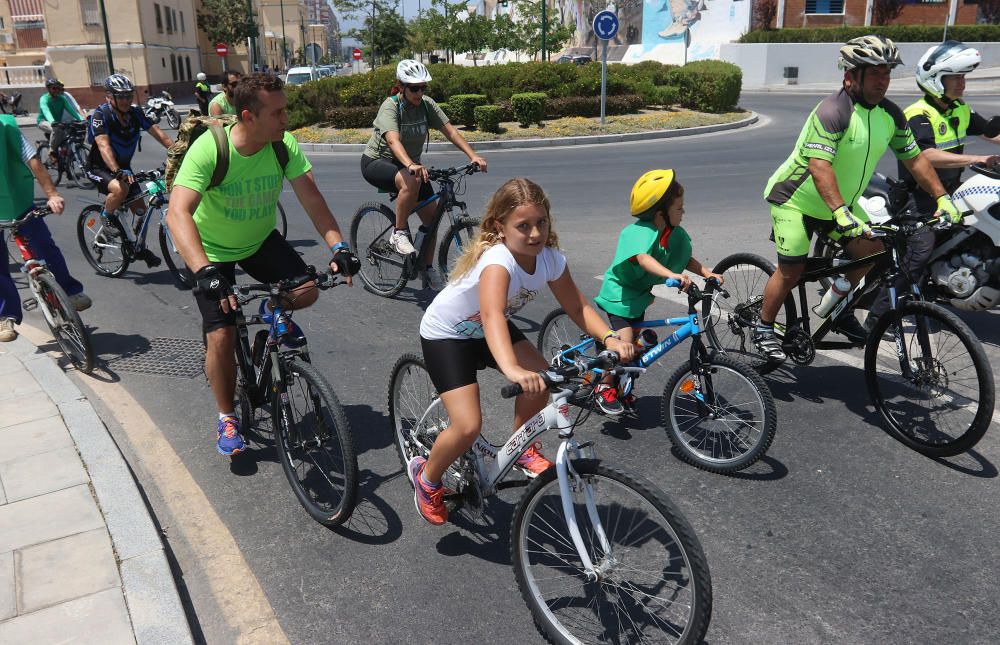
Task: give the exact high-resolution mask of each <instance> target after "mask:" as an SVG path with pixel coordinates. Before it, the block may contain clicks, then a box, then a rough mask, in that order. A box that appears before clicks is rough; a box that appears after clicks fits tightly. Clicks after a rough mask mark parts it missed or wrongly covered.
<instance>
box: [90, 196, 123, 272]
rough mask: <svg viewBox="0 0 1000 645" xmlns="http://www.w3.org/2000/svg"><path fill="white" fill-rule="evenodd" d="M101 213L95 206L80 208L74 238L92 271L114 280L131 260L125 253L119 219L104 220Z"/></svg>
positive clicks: (98, 207)
mask: <svg viewBox="0 0 1000 645" xmlns="http://www.w3.org/2000/svg"><path fill="white" fill-rule="evenodd" d="M102 210H103V209H102V207H101V206H98V205H97V204H94V205H92V206H87V207H86V208H84V209H83V211H82V212H81V213H80V217H79V219H78V220H77V222H76V238H77V240H78V241H79V242H80V249H81V250H82V251H83V257H85V258H87V262H88V263H90V266H92V267H94V270H95V271H97V272H98V273H99V274H101V275H106V276H109V277H112V278H117V277H118V276H120V275H121V274H123V273H125V270H126V269H128V265H129V263H130V262H131V261H132V258H131V257H129V255H128V254H127V253H126V251H125V245H126V243H127V240H128V237H127V235H126V233H125V230H124V229H123V228H122V226H121V223H120V222H119V220H118V218H116V217H113V218H109V219H105V218H103V217H101V211H102Z"/></svg>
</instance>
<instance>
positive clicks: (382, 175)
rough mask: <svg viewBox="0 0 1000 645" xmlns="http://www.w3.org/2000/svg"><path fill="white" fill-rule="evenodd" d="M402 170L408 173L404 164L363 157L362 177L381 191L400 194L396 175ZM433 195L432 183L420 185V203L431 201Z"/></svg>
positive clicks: (393, 160)
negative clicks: (426, 200)
mask: <svg viewBox="0 0 1000 645" xmlns="http://www.w3.org/2000/svg"><path fill="white" fill-rule="evenodd" d="M400 170H402V171H404V172H405V171H406V169H405V168H403V164H401V163H399V162H398V161H396V160H395V159H391V160H390V159H372V158H371V157H369V156H368V155H361V176H362V177H364V178H365V181H367V182H368V183H369V184H371V185H372V186H374V187H375V188H378V189H379V190H384V191H386V192H388V193H398V192H399V189H398V188H396V173H398V172H399V171H400ZM433 194H434V187H433V186H431V183H430V182H427V183H425V184H420V196H419V200H420V201H424V200H425V199H430V197H431V195H433Z"/></svg>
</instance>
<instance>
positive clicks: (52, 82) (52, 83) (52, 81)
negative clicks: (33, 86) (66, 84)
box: [45, 78, 63, 87]
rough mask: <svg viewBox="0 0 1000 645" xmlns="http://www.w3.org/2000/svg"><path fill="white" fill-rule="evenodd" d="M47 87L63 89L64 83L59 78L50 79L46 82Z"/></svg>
mask: <svg viewBox="0 0 1000 645" xmlns="http://www.w3.org/2000/svg"><path fill="white" fill-rule="evenodd" d="M45 87H63V82H62V81H60V80H59V79H58V78H50V79H48V80H46V81H45Z"/></svg>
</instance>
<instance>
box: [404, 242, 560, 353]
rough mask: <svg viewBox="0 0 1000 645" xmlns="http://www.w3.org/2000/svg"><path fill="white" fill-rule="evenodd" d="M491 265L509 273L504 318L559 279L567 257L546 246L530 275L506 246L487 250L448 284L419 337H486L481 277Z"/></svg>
mask: <svg viewBox="0 0 1000 645" xmlns="http://www.w3.org/2000/svg"><path fill="white" fill-rule="evenodd" d="M491 264H499V265H500V266H502V267H503V268H504V269H506V270H507V273H508V274H510V286H509V287H508V288H507V307H506V308H505V309H504V317H505V318H508V319H509V318H510V317H511V316H513V315H514V314H516V313H517V312H518V311H520V310H521V309H522V308H523V307H524V305H526V304H528V303H529V302H531V301H532V300H534V299H535V296H537V295H538V292H539V291H540V290H542V289H543V288H545V287H547V285H548V283H549V282H552V281H554V280H558V279H559V278H560V277H562V274H563V271H565V270H566V257H565V256H564V255H563V254H562V253H560V252H559V251H557V250H555V249H553V248H551V247H545V249H543V250H542V252H541V253H540V254H539V255H538V259H537V262H536V263H535V272H534V273H528V272H527V271H525V270H524V269H522V268H521V267H520V265H518V263H517V260H515V259H514V256H513V255H511V253H510V251H509V250H508V249H507V247H506V246H505V245H503V244H497V245H495V246H493V247H490V248H489V249H487V251H486V252H485V253H483V255H482V257H480V258H479V261H478V262H477V263H476V266H475V267H474V268H473V269H472V270H471V271H469V272H468V273H467V274H465V275H464V276H463V277H462V279H461V280H459V281H458V282H452V283H449V284H448V286H446V287H445V288H444V290H443V291H441V293H439V294H438V295H437V297H436V298H434V302H432V303H431V306H430V307H428V308H427V311H426V312H425V313H424V317H423V318H422V319H421V320H420V336H421V337H422V338H425V339H427V340H448V339H454V340H462V339H467V338H485V337H486V335H485V333H484V331H483V320H482V316H481V315H480V306H479V276H480V275H481V274H482V272H483V269H485V268H486V267H488V266H490V265H491Z"/></svg>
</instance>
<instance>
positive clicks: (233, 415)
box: [219, 412, 236, 421]
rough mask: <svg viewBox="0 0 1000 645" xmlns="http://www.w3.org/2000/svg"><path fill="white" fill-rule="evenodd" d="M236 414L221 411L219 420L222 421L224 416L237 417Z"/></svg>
mask: <svg viewBox="0 0 1000 645" xmlns="http://www.w3.org/2000/svg"><path fill="white" fill-rule="evenodd" d="M235 416H236V413H235V412H220V413H219V421H222V419H223V418H224V417H235Z"/></svg>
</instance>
